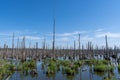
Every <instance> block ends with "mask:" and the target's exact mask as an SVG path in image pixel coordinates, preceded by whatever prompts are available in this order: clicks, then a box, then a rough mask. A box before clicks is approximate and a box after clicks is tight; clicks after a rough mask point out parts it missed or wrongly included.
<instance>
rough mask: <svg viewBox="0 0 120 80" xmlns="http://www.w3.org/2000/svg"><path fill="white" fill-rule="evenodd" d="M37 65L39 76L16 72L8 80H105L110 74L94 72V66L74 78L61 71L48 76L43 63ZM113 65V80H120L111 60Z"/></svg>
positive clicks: (85, 68)
mask: <svg viewBox="0 0 120 80" xmlns="http://www.w3.org/2000/svg"><path fill="white" fill-rule="evenodd" d="M100 59H103V58H100ZM36 63H37V64H36V65H37V73H38V74H37V75H31V74H30V73H28V74H24V73H22V72H21V71H15V72H14V73H13V74H12V75H11V76H10V77H9V78H8V80H104V77H105V76H106V75H108V72H104V73H100V72H99V73H98V72H94V70H93V65H92V66H89V65H83V66H82V67H81V68H79V69H78V73H77V74H75V75H74V76H67V75H66V74H63V73H62V71H61V70H60V71H58V72H57V73H56V74H49V75H47V74H46V73H45V71H44V70H43V69H42V61H37V62H36ZM111 64H114V71H113V72H112V73H110V74H111V75H112V80H120V73H119V71H118V68H117V62H116V61H115V60H112V59H111ZM90 67H91V68H90Z"/></svg>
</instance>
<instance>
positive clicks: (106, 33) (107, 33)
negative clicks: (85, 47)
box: [96, 32, 120, 38]
mask: <svg viewBox="0 0 120 80" xmlns="http://www.w3.org/2000/svg"><path fill="white" fill-rule="evenodd" d="M105 35H107V36H108V37H109V38H120V33H111V32H105V33H99V34H96V37H98V38H100V37H105Z"/></svg>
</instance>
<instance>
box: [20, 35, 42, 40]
mask: <svg viewBox="0 0 120 80" xmlns="http://www.w3.org/2000/svg"><path fill="white" fill-rule="evenodd" d="M19 38H20V39H22V38H23V36H20V37H19ZM25 39H28V40H41V39H42V38H40V37H37V36H25Z"/></svg>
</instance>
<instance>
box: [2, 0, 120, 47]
mask: <svg viewBox="0 0 120 80" xmlns="http://www.w3.org/2000/svg"><path fill="white" fill-rule="evenodd" d="M119 4H120V0H0V38H1V41H0V46H2V45H3V43H4V42H6V43H8V44H9V46H11V38H12V33H13V32H14V33H15V39H17V38H18V37H20V38H22V37H23V36H26V43H27V44H28V43H29V42H32V43H33V44H34V43H35V42H36V41H38V42H39V45H41V43H42V41H43V38H44V37H45V38H46V41H47V43H48V44H49V45H51V41H52V36H51V34H52V27H53V7H54V6H55V17H56V46H60V45H62V46H66V45H67V43H69V46H72V45H73V41H74V40H76V43H77V39H78V35H77V34H78V33H81V41H82V42H81V43H82V44H86V43H87V41H92V42H93V43H94V45H96V44H98V45H100V46H102V45H104V43H105V42H104V35H108V42H109V45H110V46H114V44H117V46H119V42H120V31H119V29H120V28H119V27H120V22H119V21H120V5H119Z"/></svg>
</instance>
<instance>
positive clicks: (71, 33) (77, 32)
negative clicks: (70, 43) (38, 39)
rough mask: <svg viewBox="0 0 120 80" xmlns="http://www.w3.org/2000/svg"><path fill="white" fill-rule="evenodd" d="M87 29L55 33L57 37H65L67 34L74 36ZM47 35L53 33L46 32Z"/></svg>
mask: <svg viewBox="0 0 120 80" xmlns="http://www.w3.org/2000/svg"><path fill="white" fill-rule="evenodd" d="M86 32H87V31H74V32H66V33H61V34H57V33H56V34H55V35H56V36H59V37H67V36H74V35H78V34H84V33H86ZM47 35H49V36H52V35H53V34H52V33H49V34H47Z"/></svg>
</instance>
